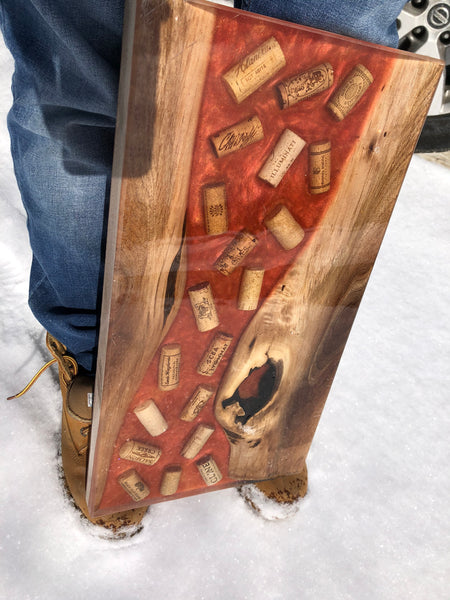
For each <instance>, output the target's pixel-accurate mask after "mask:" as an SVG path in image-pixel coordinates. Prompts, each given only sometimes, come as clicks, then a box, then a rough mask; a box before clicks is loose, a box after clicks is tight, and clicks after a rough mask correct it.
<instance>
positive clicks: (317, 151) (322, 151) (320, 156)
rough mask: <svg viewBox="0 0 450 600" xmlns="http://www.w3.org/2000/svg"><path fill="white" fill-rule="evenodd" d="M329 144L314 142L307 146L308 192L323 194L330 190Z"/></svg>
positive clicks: (326, 142) (327, 142)
mask: <svg viewBox="0 0 450 600" xmlns="http://www.w3.org/2000/svg"><path fill="white" fill-rule="evenodd" d="M330 181H331V142H329V141H322V142H315V143H314V144H311V145H310V146H309V191H310V192H311V194H323V193H324V192H328V190H329V189H330V185H331V184H330Z"/></svg>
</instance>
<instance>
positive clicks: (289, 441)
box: [215, 59, 441, 479]
mask: <svg viewBox="0 0 450 600" xmlns="http://www.w3.org/2000/svg"><path fill="white" fill-rule="evenodd" d="M440 73H441V65H440V64H439V63H438V62H435V63H427V62H424V61H421V60H420V59H419V60H417V61H411V60H409V59H403V60H402V59H399V60H398V61H396V62H395V65H394V69H393V71H392V74H391V77H390V80H389V83H388V85H387V86H386V87H385V89H384V90H383V92H382V97H381V98H380V101H379V102H378V104H377V107H376V109H375V110H374V111H373V113H372V114H371V115H370V116H369V119H368V121H367V125H366V128H365V133H364V134H363V136H362V137H361V139H360V140H359V142H358V144H357V145H356V147H355V150H354V152H353V154H352V156H351V159H350V161H349V163H348V165H347V167H346V172H345V175H344V177H343V183H342V185H341V187H340V188H339V191H338V193H337V194H336V197H335V199H334V201H333V203H332V204H331V206H330V208H329V209H328V211H327V212H326V213H325V216H324V217H323V219H322V221H321V223H320V224H319V227H318V228H317V231H316V232H315V233H314V235H313V237H312V239H311V240H310V243H309V244H308V246H307V247H306V248H305V249H304V250H303V251H302V252H301V253H300V254H299V255H298V257H297V259H296V260H295V262H294V263H293V265H292V267H291V268H290V270H289V271H288V272H287V274H286V275H285V276H284V277H283V278H282V280H281V281H280V282H279V284H278V285H277V286H276V288H275V289H274V291H273V292H272V293H271V295H270V296H269V297H268V298H267V299H266V300H265V302H264V303H263V305H262V307H261V308H260V309H259V311H258V313H257V314H256V315H255V317H254V318H253V320H252V321H251V322H250V324H249V326H248V327H247V329H246V330H245V331H244V333H243V335H242V337H241V339H240V341H239V344H238V346H237V348H236V350H235V352H234V355H233V358H232V360H231V362H230V364H229V366H228V369H227V372H226V374H225V376H224V379H223V382H222V384H221V386H220V388H219V391H218V393H217V397H216V409H215V413H216V417H217V419H218V421H219V422H220V423H221V424H222V426H223V427H224V429H225V431H226V433H227V435H228V438H229V441H230V446H231V455H230V470H229V475H230V476H231V477H234V478H236V479H266V478H269V477H276V476H278V475H281V474H283V475H287V474H292V473H297V472H299V471H300V470H301V468H302V465H303V464H304V461H305V458H306V455H307V452H308V449H309V447H310V444H311V441H312V438H313V435H314V431H315V429H316V427H317V424H318V421H319V417H320V414H321V412H322V409H323V405H324V402H325V399H326V397H327V394H328V391H329V388H330V385H331V382H332V380H333V377H334V374H335V371H336V368H337V365H338V362H339V359H340V356H341V353H342V351H343V348H344V345H345V342H346V340H347V337H348V334H349V332H350V328H351V325H352V323H353V320H354V317H355V315H356V311H357V308H358V306H359V303H360V300H361V297H362V294H363V292H364V289H365V286H366V283H367V280H368V278H369V275H370V272H371V270H372V266H373V263H374V261H375V258H376V255H377V253H378V249H379V246H380V244H381V241H382V238H383V235H384V232H385V229H386V226H387V223H388V220H389V217H390V215H391V212H392V209H393V207H394V203H395V200H396V198H397V195H398V192H399V190H400V186H401V183H402V181H403V178H404V175H405V172H406V169H407V166H408V163H409V160H410V158H411V155H412V152H413V150H414V145H415V142H416V140H417V137H418V135H419V133H420V128H421V125H422V123H423V120H424V118H425V116H426V114H427V110H428V106H429V102H430V94H431V93H432V90H433V89H434V87H435V85H436V83H437V81H438V78H439V75H440ZM405 96H406V97H407V98H408V102H405V103H398V102H397V101H396V99H397V98H399V97H405ZM258 369H261V370H262V371H261V372H262V373H263V374H264V375H265V374H266V372H267V369H270V370H271V371H272V383H273V386H272V389H271V391H270V394H268V395H266V396H265V397H261V398H259V401H258V398H252V402H251V405H250V404H249V403H248V401H247V403H246V401H245V400H244V401H242V400H240V399H239V388H240V386H241V385H242V384H243V382H244V381H245V380H246V378H247V377H248V376H249V375H250V374H252V375H251V376H252V377H255V376H257V374H258ZM265 389H266V394H267V385H266V386H265ZM255 407H256V410H255Z"/></svg>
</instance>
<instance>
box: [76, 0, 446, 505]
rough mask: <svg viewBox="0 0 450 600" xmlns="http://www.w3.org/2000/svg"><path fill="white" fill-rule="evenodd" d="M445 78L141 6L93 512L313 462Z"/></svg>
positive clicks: (106, 300) (329, 41) (266, 25)
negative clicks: (323, 418)
mask: <svg viewBox="0 0 450 600" xmlns="http://www.w3.org/2000/svg"><path fill="white" fill-rule="evenodd" d="M324 65H325V66H324ZM441 71H442V64H441V63H440V62H439V61H434V60H430V59H425V58H423V57H419V56H416V55H412V54H406V53H404V52H399V51H395V50H391V49H388V48H384V47H380V46H375V45H373V44H367V43H363V42H359V41H356V40H352V39H349V38H344V37H342V36H337V35H332V34H328V33H325V32H321V31H317V30H313V29H310V28H305V27H301V26H298V25H294V24H290V23H285V22H281V21H277V20H274V19H270V18H265V17H261V16H257V15H252V14H250V13H246V12H244V11H238V10H234V9H230V8H225V7H221V6H218V5H215V4H211V3H208V2H203V1H195V2H194V1H192V2H185V1H182V0H160V1H158V2H154V1H148V0H137V1H132V2H128V3H127V8H126V18H125V30H124V48H123V59H122V71H121V83H120V98H119V114H118V125H117V134H116V146H115V158H114V166H113V186H112V193H111V207H110V217H109V225H108V241H107V251H106V267H105V286H104V294H103V307H102V323H101V331H100V344H99V358H98V365H97V377H96V388H95V401H94V422H93V430H92V439H91V453H90V461H89V473H88V485H87V496H88V506H89V510H90V512H91V514H92V515H93V516H100V515H102V514H108V513H112V512H115V511H118V510H123V509H126V508H129V507H134V506H142V505H147V504H151V503H153V502H159V501H162V500H167V499H173V498H179V497H183V496H187V495H190V494H194V493H200V492H203V491H210V490H215V489H221V488H224V487H228V486H231V485H234V484H235V483H236V482H237V481H249V480H261V479H267V478H271V477H275V476H278V475H286V474H292V473H296V472H299V471H300V470H301V469H302V467H303V465H304V462H305V459H306V456H307V453H308V450H309V447H310V445H311V441H312V438H313V435H314V431H315V429H316V427H317V424H318V420H319V417H320V414H321V411H322V409H323V406H324V402H325V400H326V397H327V394H328V391H329V389H330V386H331V382H332V380H333V377H334V374H335V371H336V368H337V365H338V362H339V359H340V356H341V354H342V351H343V348H344V344H345V342H346V340H347V337H348V334H349V332H350V328H351V325H352V323H353V320H354V317H355V314H356V311H357V308H358V306H359V303H360V300H361V297H362V294H363V292H364V289H365V286H366V284H367V281H368V278H369V275H370V272H371V269H372V267H373V264H374V261H375V258H376V255H377V253H378V249H379V246H380V244H381V241H382V238H383V235H384V232H385V229H386V226H387V223H388V220H389V217H390V214H391V212H392V209H393V206H394V203H395V199H396V197H397V194H398V191H399V189H400V185H401V182H402V180H403V177H404V174H405V171H406V168H407V166H408V163H409V160H410V157H411V155H412V152H413V150H414V146H415V143H416V140H417V137H418V135H419V133H420V129H421V126H422V124H423V120H424V118H425V116H426V114H427V110H428V106H429V104H430V101H431V98H432V95H433V91H434V88H435V86H436V84H437V81H438V79H439V76H440V73H441ZM226 74H228V75H226ZM224 75H226V77H224ZM230 81H231V83H230ZM286 104H288V106H286ZM333 106H334V107H335V108H334V111H333ZM336 107H337V108H336ZM339 111H342V112H339ZM336 113H337V114H338V116H337V115H336ZM285 132H287V133H286V134H285V135H284V133H285ZM286 136H287V137H286ZM280 140H281V141H280ZM280 144H282V147H280ZM316 144H318V148H319V150H318V151H317V152H314V149H315V145H316ZM328 146H329V147H331V151H330V152H328ZM330 157H331V160H330V162H328V160H329V158H330ZM270 160H272V163H270V164H269V165H268V166H267V167H266V169H265V173H266V175H264V171H262V168H263V166H264V165H266V164H267V162H268V161H270ZM267 174H268V175H267ZM328 180H329V182H330V183H329V189H328V183H327V182H328ZM320 186H322V188H321V189H317V188H318V187H319V188H320ZM211 194H212V195H211ZM205 197H206V198H209V199H210V204H208V207H207V208H206V209H205ZM280 207H282V208H281V210H280ZM224 223H225V225H224ZM243 232H244V233H243ZM261 271H264V275H263V278H262V283H261V284H260V291H258V293H257V296H256V300H255V299H254V298H253V300H252V301H253V302H254V304H253V305H252V304H248V298H247V296H245V298H244V299H242V298H241V299H240V294H241V291H242V286H243V279H244V278H245V277H246V276H249V277H250V281H254V280H253V279H252V277H255V276H256V275H255V274H257V273H258V272H259V273H260V275H261ZM256 278H257V279H258V277H256ZM259 281H261V279H260V278H259ZM250 291H253V292H254V291H255V287H254V286H253V287H251V289H250ZM205 323H206V325H205ZM150 400H151V401H152V402H150ZM189 403H190V410H186V405H187V404H189ZM144 409H145V410H144ZM187 413H190V414H187ZM131 442H133V443H131Z"/></svg>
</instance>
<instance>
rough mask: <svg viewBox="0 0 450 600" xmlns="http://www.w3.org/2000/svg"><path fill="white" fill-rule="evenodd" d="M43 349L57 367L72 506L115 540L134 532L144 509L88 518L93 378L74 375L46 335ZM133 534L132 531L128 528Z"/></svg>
mask: <svg viewBox="0 0 450 600" xmlns="http://www.w3.org/2000/svg"><path fill="white" fill-rule="evenodd" d="M47 347H48V349H49V350H50V352H51V354H52V356H53V357H54V358H55V359H56V361H57V363H58V368H59V383H60V386H61V393H62V399H63V406H62V427H61V454H62V465H63V471H64V476H65V482H66V485H67V488H68V491H69V492H70V495H71V496H72V498H73V500H74V502H75V504H76V506H77V507H78V508H79V509H80V510H81V511H82V513H83V514H84V516H85V517H86V518H87V519H88V520H89V521H91V523H94V524H95V525H100V526H102V527H105V528H107V529H109V530H112V532H114V533H115V534H117V537H121V532H124V533H125V529H127V530H128V531H127V533H129V534H132V533H136V532H137V530H138V528H139V524H140V522H141V520H142V517H143V516H144V514H145V513H146V511H147V507H143V508H136V509H132V510H127V511H124V512H119V513H114V514H112V515H109V516H106V517H98V518H92V517H91V516H90V515H89V512H88V508H87V505H86V497H85V496H86V476H87V461H88V451H89V440H90V433H91V422H92V396H93V388H94V378H93V377H90V376H87V375H82V374H79V373H78V365H77V363H76V361H75V360H74V359H73V358H72V357H71V356H68V355H67V354H66V347H65V346H64V345H63V344H61V343H60V342H58V340H56V339H55V338H54V337H53V336H52V335H50V334H49V333H48V334H47ZM133 526H134V529H135V530H136V531H134V530H133V531H132V528H133Z"/></svg>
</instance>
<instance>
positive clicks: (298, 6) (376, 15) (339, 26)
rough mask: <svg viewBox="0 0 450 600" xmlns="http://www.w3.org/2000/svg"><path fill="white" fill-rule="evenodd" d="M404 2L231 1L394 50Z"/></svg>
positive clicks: (247, 8) (342, 0)
mask: <svg viewBox="0 0 450 600" xmlns="http://www.w3.org/2000/svg"><path fill="white" fill-rule="evenodd" d="M405 1H406V0H234V5H235V7H236V8H241V9H244V10H248V11H250V12H255V13H258V14H261V15H266V16H268V17H275V18H277V19H284V20H286V21H292V22H294V23H299V24H301V25H307V26H309V27H316V28H318V29H325V30H326V31H331V32H333V33H341V34H343V35H348V36H350V37H354V38H357V39H360V40H364V41H366V42H374V43H376V44H383V45H385V46H393V47H396V46H397V44H398V36H397V27H396V24H395V21H396V18H397V17H398V15H399V14H400V11H401V10H402V8H403V6H404V4H405Z"/></svg>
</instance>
